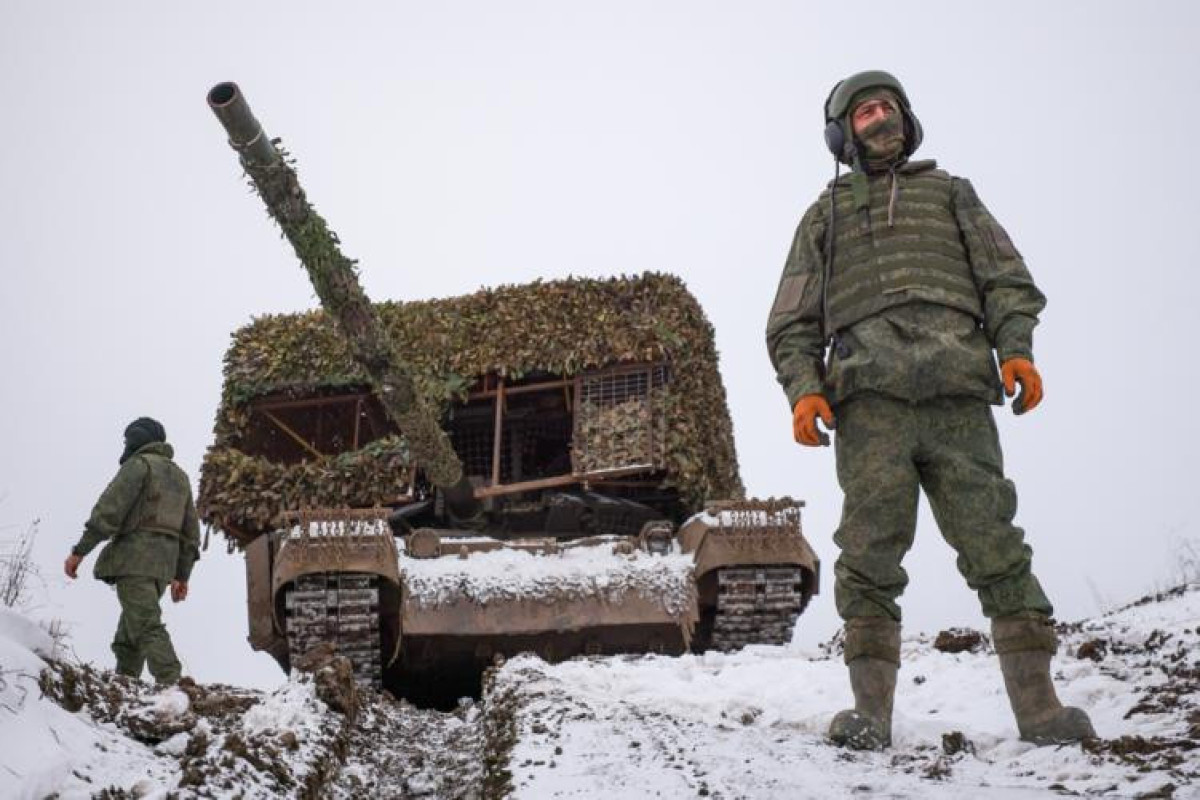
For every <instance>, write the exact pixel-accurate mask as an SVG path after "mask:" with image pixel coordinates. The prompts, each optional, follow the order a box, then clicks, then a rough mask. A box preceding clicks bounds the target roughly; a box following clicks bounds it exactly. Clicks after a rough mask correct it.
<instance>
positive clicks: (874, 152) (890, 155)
mask: <svg viewBox="0 0 1200 800" xmlns="http://www.w3.org/2000/svg"><path fill="white" fill-rule="evenodd" d="M858 140H859V141H860V142H862V145H863V148H864V149H865V150H866V155H867V158H868V160H870V161H872V162H885V161H892V160H893V159H895V158H896V157H897V156H899V155H900V154H901V153H902V152H904V119H903V117H901V115H900V114H893V115H892V116H890V117H887V118H886V119H881V120H879V121H878V122H873V123H871V124H870V125H868V126H867V127H865V128H863V129H862V131H861V132H859V134H858Z"/></svg>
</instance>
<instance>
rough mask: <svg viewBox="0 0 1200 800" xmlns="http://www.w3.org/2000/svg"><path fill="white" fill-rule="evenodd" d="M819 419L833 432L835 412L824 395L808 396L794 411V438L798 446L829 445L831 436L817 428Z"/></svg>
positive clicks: (802, 399)
mask: <svg viewBox="0 0 1200 800" xmlns="http://www.w3.org/2000/svg"><path fill="white" fill-rule="evenodd" d="M817 417H820V418H821V421H822V422H824V423H825V427H826V428H829V429H830V430H833V411H832V410H831V409H830V408H829V402H828V401H826V399H825V397H824V396H823V395H819V394H806V395H804V396H803V397H801V398H800V399H799V400H797V401H796V407H795V408H794V409H792V436H793V437H794V438H795V440H796V442H797V443H798V444H802V445H805V446H806V447H817V446H823V445H828V444H829V436H828V435H827V434H825V433H824V432H822V431H821V430H819V429H818V428H817Z"/></svg>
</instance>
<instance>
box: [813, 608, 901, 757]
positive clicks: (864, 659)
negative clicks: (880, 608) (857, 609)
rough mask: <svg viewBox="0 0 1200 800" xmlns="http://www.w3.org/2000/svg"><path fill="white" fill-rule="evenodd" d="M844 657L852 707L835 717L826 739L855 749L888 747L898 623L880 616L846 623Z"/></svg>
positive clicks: (894, 692)
mask: <svg viewBox="0 0 1200 800" xmlns="http://www.w3.org/2000/svg"><path fill="white" fill-rule="evenodd" d="M845 657H846V666H847V667H848V668H849V670H850V688H851V689H852V690H853V692H854V708H852V709H846V710H845V711H839V712H838V713H837V714H836V715H835V716H834V718H833V721H832V722H831V723H830V724H829V739H830V741H832V742H833V743H834V744H837V745H841V746H843V747H849V748H852V749H854V750H882V749H884V748H886V747H890V746H891V744H892V704H893V701H894V698H895V695H896V673H897V671H898V670H899V668H900V624H899V623H898V622H895V621H893V620H891V619H889V618H881V617H856V618H853V619H849V620H847V621H846V656H845Z"/></svg>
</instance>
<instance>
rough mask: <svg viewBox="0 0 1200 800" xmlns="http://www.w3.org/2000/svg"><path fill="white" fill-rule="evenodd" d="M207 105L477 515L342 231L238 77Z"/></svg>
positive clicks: (432, 459)
mask: <svg viewBox="0 0 1200 800" xmlns="http://www.w3.org/2000/svg"><path fill="white" fill-rule="evenodd" d="M208 106H209V108H211V109H212V110H213V113H214V114H216V115H217V119H218V120H220V122H221V125H222V126H223V127H224V128H225V131H226V132H227V133H228V134H229V144H230V146H231V147H233V149H234V150H235V151H237V153H238V155H239V156H240V157H241V162H242V167H243V168H244V169H245V170H246V174H247V175H248V176H249V177H250V180H251V181H252V182H253V184H254V188H255V189H256V190H257V191H258V194H259V195H260V196H261V197H262V199H263V202H264V203H266V205H267V210H268V211H269V212H270V213H271V216H272V217H273V218H274V219H275V221H276V222H277V223H278V224H279V227H280V229H281V230H282V231H283V234H284V236H285V237H287V239H288V241H289V242H291V244H292V247H293V248H294V249H295V251H296V255H297V256H298V257H299V259H300V263H301V264H302V265H303V266H304V269H305V271H306V272H307V273H308V276H309V279H310V280H311V281H312V284H313V288H314V289H316V292H317V297H319V298H320V300H321V306H322V307H323V308H324V309H325V311H326V313H328V314H329V315H330V316H331V317H333V319H334V320H335V321H336V322H337V325H338V328H339V329H340V330H341V333H342V335H343V336H344V337H345V338H346V340H347V342H348V343H349V345H350V351H351V353H353V355H354V360H355V361H356V362H357V363H358V364H359V366H360V367H361V368H362V369H363V371H364V372H366V374H367V375H368V376H369V377H370V379H371V383H372V385H373V388H374V390H375V395H376V396H377V397H378V398H379V400H380V402H381V403H382V405H383V407H384V410H385V411H386V412H387V415H388V417H390V418H391V420H392V422H393V423H394V424H395V425H396V427H397V428H399V429H400V431H401V432H402V433H403V434H404V437H405V439H406V440H407V441H408V445H409V447H410V448H411V450H412V453H413V456H415V458H416V459H417V461H418V463H420V464H421V466H422V467H423V468H424V470H425V473H426V475H428V476H429V479H430V480H431V481H432V482H433V483H434V484H435V485H437V486H439V487H440V488H442V489H443V490H444V491H445V495H446V500H447V505H448V506H449V507H450V508H451V511H452V512H453V513H454V514H455V516H458V517H460V518H465V517H470V516H474V514H476V513H478V511H479V505H478V503H477V501H476V500H475V497H474V491H473V490H472V488H471V485H470V482H469V481H468V480H467V478H466V477H465V475H464V474H463V469H462V462H461V461H460V460H459V458H458V454H457V453H455V452H454V448H453V447H452V446H451V445H450V439H449V437H447V436H446V432H445V431H443V430H442V429H441V427H440V426H439V425H438V420H437V417H436V415H435V414H434V412H433V410H432V409H431V408H430V406H429V403H428V401H426V400H425V398H423V397H422V396H421V395H420V394H419V393H418V392H417V389H416V386H415V384H414V382H413V379H412V370H411V369H410V368H409V366H408V365H407V364H405V362H404V360H403V359H402V358H401V357H400V354H399V353H397V352H396V351H395V347H394V346H393V345H392V342H391V340H390V338H389V337H388V335H387V332H386V331H385V330H384V327H383V325H382V323H381V322H380V321H379V317H378V315H377V313H376V312H375V307H374V306H373V305H372V304H371V301H370V300H369V299H368V298H367V295H366V293H365V292H364V291H363V288H362V284H360V283H359V281H358V274H357V271H356V269H355V264H354V261H352V260H351V259H349V258H347V257H346V256H345V255H344V254H343V253H342V251H341V248H340V247H339V245H338V239H337V236H336V235H335V234H334V233H333V231H331V230H330V229H329V227H328V225H326V223H325V220H324V219H322V218H321V216H320V215H319V214H318V213H317V212H316V210H314V209H313V207H312V206H311V205H310V204H309V202H308V198H307V197H306V196H305V193H304V190H303V189H302V188H301V186H300V180H299V178H297V177H296V172H295V170H294V169H292V166H291V164H290V163H289V159H286V158H284V157H283V154H282V152H281V151H280V150H279V148H278V147H276V145H275V143H274V142H272V141H271V139H269V138H268V137H267V135H266V133H265V132H264V131H263V128H262V125H260V124H259V122H258V120H257V119H255V117H254V114H253V112H251V111H250V106H249V105H248V104H247V103H246V99H245V97H244V96H243V94H242V92H241V90H240V89H239V88H238V85H237V84H236V83H232V82H226V83H218V84H217V85H216V86H214V87H213V88H212V89H210V90H209V92H208Z"/></svg>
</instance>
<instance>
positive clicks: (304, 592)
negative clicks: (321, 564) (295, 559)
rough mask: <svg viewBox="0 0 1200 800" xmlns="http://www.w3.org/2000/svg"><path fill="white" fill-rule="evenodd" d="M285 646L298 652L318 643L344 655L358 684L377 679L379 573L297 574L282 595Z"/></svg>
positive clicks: (379, 680) (373, 684) (380, 671)
mask: <svg viewBox="0 0 1200 800" xmlns="http://www.w3.org/2000/svg"><path fill="white" fill-rule="evenodd" d="M284 608H285V610H286V620H285V628H286V632H287V640H288V651H289V652H290V654H291V655H292V656H293V657H295V656H299V655H303V654H304V653H307V652H308V651H309V650H311V649H312V648H313V647H316V646H317V645H318V644H320V643H322V642H329V643H330V644H332V645H333V647H334V650H335V651H336V652H337V653H338V654H339V655H342V656H345V657H346V658H348V659H350V663H351V664H352V665H353V667H354V677H355V680H357V681H358V682H359V683H360V684H364V685H367V686H370V687H372V688H375V689H378V688H379V687H380V685H381V684H382V681H383V668H382V663H383V662H382V659H381V655H380V641H379V578H378V577H377V576H375V575H363V574H357V573H338V572H322V573H317V574H313V575H302V576H301V577H299V578H297V579H296V581H295V583H294V584H293V585H292V587H291V588H290V589H288V590H287V593H286V595H285V597H284Z"/></svg>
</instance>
